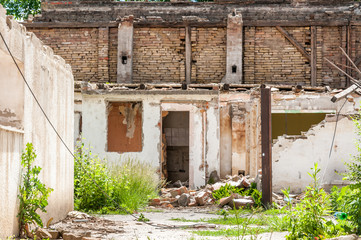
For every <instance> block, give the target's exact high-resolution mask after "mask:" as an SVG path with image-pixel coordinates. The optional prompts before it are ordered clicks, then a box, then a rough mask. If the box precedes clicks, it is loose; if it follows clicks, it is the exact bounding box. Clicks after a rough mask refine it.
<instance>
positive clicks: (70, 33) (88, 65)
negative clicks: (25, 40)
mask: <svg viewBox="0 0 361 240" xmlns="http://www.w3.org/2000/svg"><path fill="white" fill-rule="evenodd" d="M28 30H29V31H31V32H34V33H35V34H36V35H37V36H38V37H39V38H40V39H41V40H42V41H43V42H44V44H46V45H48V46H50V47H51V48H52V49H53V50H54V53H55V54H57V55H59V56H61V57H62V58H64V59H65V61H66V62H67V63H69V64H70V65H71V67H72V70H73V75H74V80H75V81H98V80H99V77H98V54H99V49H98V38H99V34H98V28H68V29H66V28H53V29H28ZM104 77H105V75H104ZM100 79H102V78H100Z"/></svg>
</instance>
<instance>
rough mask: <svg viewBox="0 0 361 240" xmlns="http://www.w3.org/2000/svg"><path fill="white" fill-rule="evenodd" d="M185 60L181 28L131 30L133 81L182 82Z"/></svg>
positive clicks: (183, 33) (183, 36)
mask: <svg viewBox="0 0 361 240" xmlns="http://www.w3.org/2000/svg"><path fill="white" fill-rule="evenodd" d="M184 59H185V29H184V28H135V29H134V37H133V82H165V81H168V82H182V81H184V80H185V63H184Z"/></svg>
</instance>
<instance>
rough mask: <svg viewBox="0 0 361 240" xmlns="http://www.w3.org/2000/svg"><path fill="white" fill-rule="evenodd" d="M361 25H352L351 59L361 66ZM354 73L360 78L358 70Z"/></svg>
mask: <svg viewBox="0 0 361 240" xmlns="http://www.w3.org/2000/svg"><path fill="white" fill-rule="evenodd" d="M360 36H361V26H352V28H351V59H352V60H353V61H354V62H355V63H356V64H357V67H358V68H361V38H360ZM352 75H353V76H354V77H356V79H358V78H359V77H360V76H359V75H358V73H356V71H353V72H352Z"/></svg>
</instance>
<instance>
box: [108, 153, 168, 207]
mask: <svg viewBox="0 0 361 240" xmlns="http://www.w3.org/2000/svg"><path fill="white" fill-rule="evenodd" d="M110 174H111V177H112V179H113V199H114V200H115V201H116V202H117V203H118V204H120V205H121V206H122V207H124V208H126V209H128V210H138V209H139V208H140V207H143V206H146V205H147V204H148V201H149V199H151V198H155V197H157V193H158V191H159V188H160V187H161V186H162V185H163V183H162V181H161V180H160V178H159V176H158V175H157V174H156V169H155V168H154V167H152V166H151V165H150V164H148V163H144V162H141V161H139V160H136V159H127V160H126V161H124V163H123V164H122V165H120V166H113V167H112V170H111V172H110Z"/></svg>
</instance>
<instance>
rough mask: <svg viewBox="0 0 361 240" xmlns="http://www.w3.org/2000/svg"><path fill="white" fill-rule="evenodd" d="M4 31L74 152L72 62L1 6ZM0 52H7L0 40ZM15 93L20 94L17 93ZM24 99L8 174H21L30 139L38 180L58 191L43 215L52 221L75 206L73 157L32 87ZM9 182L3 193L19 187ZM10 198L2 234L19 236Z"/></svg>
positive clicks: (10, 197)
mask: <svg viewBox="0 0 361 240" xmlns="http://www.w3.org/2000/svg"><path fill="white" fill-rule="evenodd" d="M0 32H1V33H2V34H3V36H4V38H5V40H6V42H7V43H8V45H9V47H10V50H11V51H12V53H13V55H14V57H15V58H16V59H17V60H18V61H20V62H22V63H23V71H24V72H23V73H24V75H25V78H26V80H27V81H28V83H29V85H30V87H31V88H32V90H33V91H34V94H35V95H36V96H37V98H38V101H39V102H40V104H41V105H42V106H43V108H44V111H45V112H46V113H47V115H48V117H49V119H50V120H51V121H52V123H53V124H54V127H55V128H56V129H57V130H58V132H59V134H60V136H62V137H63V139H64V141H65V143H67V145H68V147H69V148H70V150H71V151H72V150H73V139H74V136H73V132H74V130H73V125H74V107H73V106H74V93H73V91H74V89H73V75H72V72H71V68H70V66H69V65H67V64H65V61H64V60H63V59H62V58H60V57H59V56H56V55H54V54H53V51H52V50H51V49H50V48H49V47H46V46H44V45H43V44H42V42H41V41H40V40H39V39H38V38H37V37H36V36H35V35H34V34H32V33H28V32H26V29H25V27H23V26H22V25H20V24H18V23H17V22H16V21H13V20H11V19H7V18H6V16H5V9H3V8H2V7H1V6H0ZM0 51H2V52H4V53H6V52H7V50H6V48H5V46H4V44H3V42H2V41H1V40H0ZM1 72H2V70H1ZM19 87H22V86H19ZM9 91H11V89H9ZM2 97H3V96H1V98H2ZM14 97H17V96H16V95H14ZM23 99H24V102H23V105H24V116H23V122H24V126H23V127H24V139H23V146H22V147H17V148H16V149H14V151H13V152H12V159H11V161H13V163H14V164H15V163H17V166H16V167H14V168H12V169H11V172H10V173H9V174H8V176H18V175H19V170H18V169H19V168H20V158H19V156H20V152H21V151H20V150H19V148H21V149H24V146H25V144H26V143H27V142H32V143H33V144H34V148H35V150H36V153H37V160H36V162H35V164H36V165H39V166H41V167H42V171H41V173H40V178H41V180H42V181H43V182H44V183H45V184H46V185H47V186H48V187H51V188H53V189H54V191H53V192H52V193H51V194H50V198H49V205H48V207H47V211H48V213H46V214H42V219H43V221H44V222H45V221H48V220H49V219H50V218H51V217H53V218H54V220H53V221H58V220H60V219H62V218H64V217H65V216H66V214H67V212H69V211H71V210H72V209H73V185H74V184H73V158H72V156H71V155H70V154H69V153H68V152H67V150H66V149H65V147H64V146H63V145H62V144H61V142H60V140H59V139H58V137H57V135H56V134H55V132H54V131H53V130H52V129H51V127H50V125H49V123H48V122H47V121H46V120H45V118H44V115H43V114H42V112H41V111H40V109H39V107H38V106H37V104H36V102H35V100H34V98H33V97H32V95H31V93H30V91H29V89H28V88H25V87H24V91H23ZM8 143H9V144H8V146H7V149H8V150H5V151H8V152H9V151H10V149H11V148H14V146H13V145H14V144H15V143H14V142H8ZM17 151H18V152H17ZM0 160H1V162H3V161H4V159H0ZM2 168H3V165H1V168H0V169H2ZM1 176H3V175H1ZM1 179H3V178H1ZM10 180H11V179H5V180H4V181H6V182H5V183H4V184H2V185H1V186H2V187H4V188H7V189H6V190H5V191H8V192H14V191H17V189H18V183H17V182H14V183H11V184H10ZM6 198H7V201H0V211H1V212H2V213H4V212H6V216H3V217H4V218H6V219H12V220H9V221H8V223H10V222H11V221H12V224H13V226H10V225H11V224H10V225H6V226H4V225H3V224H2V223H0V226H1V228H2V229H1V232H0V238H2V237H7V236H8V235H13V234H15V235H17V234H18V229H17V227H14V226H15V225H14V223H15V222H16V221H17V219H16V218H14V216H16V215H17V212H18V209H17V208H16V207H15V208H11V209H10V210H9V211H8V210H6V211H5V209H7V208H8V205H7V204H6V202H17V197H16V195H14V194H8V195H6ZM3 226H4V227H3ZM8 233H11V234H8Z"/></svg>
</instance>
